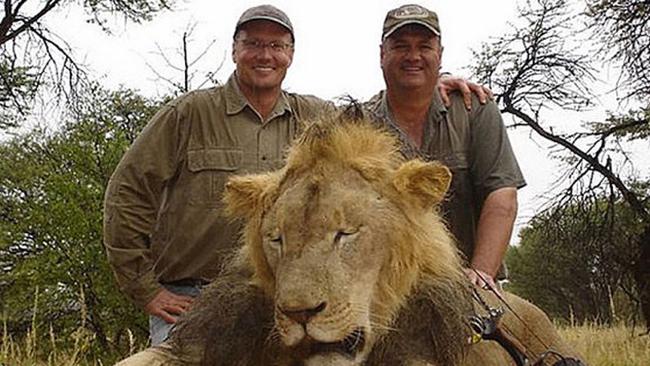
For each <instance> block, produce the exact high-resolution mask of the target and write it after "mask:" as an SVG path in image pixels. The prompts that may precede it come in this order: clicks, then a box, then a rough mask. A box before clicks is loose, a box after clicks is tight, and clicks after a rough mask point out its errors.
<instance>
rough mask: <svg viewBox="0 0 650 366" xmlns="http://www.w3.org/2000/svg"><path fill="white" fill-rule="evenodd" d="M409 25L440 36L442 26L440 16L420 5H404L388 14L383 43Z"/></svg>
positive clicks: (383, 32) (385, 21)
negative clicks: (419, 26)
mask: <svg viewBox="0 0 650 366" xmlns="http://www.w3.org/2000/svg"><path fill="white" fill-rule="evenodd" d="M408 24H419V25H421V26H423V27H426V28H427V29H429V30H430V31H432V32H433V33H434V34H435V35H436V36H440V24H439V23H438V15H437V14H436V13H435V12H433V11H431V10H429V9H427V8H425V7H423V6H420V5H415V4H409V5H402V6H400V7H399V8H397V9H393V10H391V11H389V12H388V13H387V14H386V19H385V20H384V29H383V31H382V33H381V39H382V41H383V40H385V39H386V38H388V37H389V36H390V35H391V34H393V32H395V31H396V30H398V29H399V28H401V27H403V26H405V25H408Z"/></svg>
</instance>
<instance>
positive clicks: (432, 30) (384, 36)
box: [381, 20, 440, 40]
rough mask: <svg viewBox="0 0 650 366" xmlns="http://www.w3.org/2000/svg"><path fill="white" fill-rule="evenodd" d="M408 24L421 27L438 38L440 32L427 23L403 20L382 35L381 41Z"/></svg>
mask: <svg viewBox="0 0 650 366" xmlns="http://www.w3.org/2000/svg"><path fill="white" fill-rule="evenodd" d="M409 24H417V25H421V26H423V27H425V28H426V29H428V30H430V31H431V32H432V33H433V34H435V35H436V36H438V37H440V32H439V31H438V30H437V29H435V28H433V27H432V26H431V25H429V24H427V23H425V22H423V21H420V20H405V21H403V22H401V23H398V24H396V25H395V26H394V27H393V28H391V29H389V30H388V32H386V33H384V35H383V36H382V38H381V39H382V40H386V38H388V37H390V35H391V34H393V33H395V31H396V30H398V29H400V28H402V27H403V26H405V25H409Z"/></svg>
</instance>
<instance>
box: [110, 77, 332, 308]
mask: <svg viewBox="0 0 650 366" xmlns="http://www.w3.org/2000/svg"><path fill="white" fill-rule="evenodd" d="M329 106H331V105H330V104H328V103H326V102H324V101H323V100H321V99H318V98H316V97H313V96H302V95H296V94H292V93H287V92H284V91H283V92H282V94H281V96H280V98H279V100H278V102H277V104H276V105H275V107H274V109H273V111H272V112H271V114H270V115H269V117H268V118H267V119H266V120H262V119H261V117H260V116H259V114H258V113H257V112H256V111H255V110H254V109H253V108H252V107H251V106H250V104H249V103H248V102H247V100H246V98H245V97H244V96H243V95H242V93H241V91H240V90H239V87H238V85H237V81H236V77H235V75H234V74H233V75H232V76H231V77H230V79H229V80H228V82H227V83H226V84H225V85H224V86H219V87H214V88H210V89H205V90H198V91H194V92H190V93H188V94H186V95H183V96H181V97H179V98H178V99H176V100H174V101H172V102H171V103H169V104H167V105H166V106H164V107H163V108H162V109H161V110H160V111H159V112H158V113H157V114H156V115H155V116H154V117H153V118H152V120H151V121H149V123H148V124H147V126H146V127H145V128H144V130H143V131H142V133H141V134H140V136H138V138H137V139H136V141H135V142H134V143H133V145H132V146H131V147H130V148H129V150H128V151H127V152H126V154H125V155H124V157H123V158H122V160H121V161H120V163H119V165H118V166H117V168H116V170H115V172H114V173H113V176H112V177H111V180H110V182H109V184H108V188H107V191H106V197H105V203H104V243H105V247H106V251H107V254H108V260H109V263H110V265H111V266H112V268H113V271H114V272H115V276H116V279H117V282H118V284H119V286H120V288H121V289H122V290H123V291H124V292H125V293H126V294H127V295H128V296H129V297H130V298H131V299H132V300H133V301H134V302H135V303H136V304H137V305H139V306H141V307H144V305H146V304H147V303H148V302H149V301H150V300H151V299H152V298H153V297H154V296H155V294H156V293H157V292H158V291H159V289H160V288H161V284H164V283H173V282H178V281H187V280H192V281H196V280H203V281H206V282H208V281H210V280H211V279H213V278H214V277H215V276H216V275H217V273H218V272H219V270H220V267H221V265H222V263H223V262H224V258H225V257H226V256H227V255H228V254H229V253H230V252H231V251H232V249H233V248H234V247H235V246H236V243H237V241H238V236H239V231H240V229H241V225H240V223H239V222H232V221H229V220H228V219H226V218H225V217H224V216H223V213H222V202H221V198H222V192H223V188H224V184H225V182H226V180H227V179H228V177H229V176H231V175H233V174H242V173H258V172H265V171H269V170H273V169H277V168H280V167H281V166H282V165H283V157H284V153H285V150H286V148H287V146H288V145H289V143H290V142H291V141H292V140H293V139H294V137H296V135H297V134H298V133H299V132H300V130H301V126H302V123H303V121H305V120H307V119H310V118H313V117H314V116H315V114H316V113H318V112H319V111H322V110H323V108H324V107H326V108H329Z"/></svg>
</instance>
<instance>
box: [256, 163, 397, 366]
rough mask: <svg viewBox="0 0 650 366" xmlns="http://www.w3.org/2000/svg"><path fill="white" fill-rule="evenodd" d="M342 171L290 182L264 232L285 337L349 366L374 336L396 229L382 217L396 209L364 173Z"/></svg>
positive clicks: (293, 344) (322, 357) (278, 317)
mask: <svg viewBox="0 0 650 366" xmlns="http://www.w3.org/2000/svg"><path fill="white" fill-rule="evenodd" d="M330 173H333V172H330ZM336 174H337V176H339V177H341V174H343V175H344V177H341V178H343V179H340V180H339V179H337V180H328V179H327V178H326V176H327V175H328V174H327V173H325V174H323V175H322V176H313V175H310V176H308V177H303V178H300V179H298V180H297V181H296V182H294V183H292V184H291V185H290V187H289V188H288V189H286V190H285V191H284V192H283V193H282V194H281V195H280V196H279V198H278V199H277V201H275V203H274V204H273V205H272V207H271V209H270V210H269V212H268V213H267V214H266V215H265V216H264V218H263V220H262V225H261V228H262V229H261V232H262V240H263V250H264V255H265V257H266V259H267V261H268V264H269V267H270V268H271V271H272V273H273V276H274V277H275V319H276V328H277V332H278V334H279V335H280V337H281V339H282V342H283V343H284V344H285V345H286V346H288V347H298V348H305V349H306V352H308V353H310V356H311V357H313V358H314V359H319V360H321V361H323V360H326V359H331V360H334V359H341V360H339V361H338V362H336V364H341V365H343V364H356V361H358V360H361V359H363V355H364V353H365V352H364V351H365V350H367V349H369V347H367V346H368V345H369V344H370V343H371V342H372V338H373V337H372V335H373V321H372V317H371V314H372V313H373V311H372V306H373V301H372V300H373V299H374V298H375V283H376V282H377V280H378V278H379V274H380V270H381V268H382V264H383V263H385V262H386V258H387V256H388V254H389V251H388V248H387V246H386V243H388V242H389V240H387V238H388V237H390V235H391V233H390V230H389V227H390V225H385V222H384V221H385V220H383V219H381V218H384V217H385V218H387V217H390V216H391V212H394V210H395V207H394V206H393V205H392V204H391V202H390V201H388V200H386V199H385V198H383V197H382V196H381V194H379V193H378V192H377V191H376V190H375V189H373V187H372V186H371V185H370V184H369V183H368V182H367V181H366V180H364V179H363V178H362V176H361V175H360V174H359V173H357V172H355V171H353V170H347V171H344V172H340V171H339V172H337V173H336ZM343 183H344V184H343ZM368 212H373V215H367V214H365V213H368ZM307 364H310V363H309V362H307ZM313 364H328V363H323V362H316V361H314V363H313Z"/></svg>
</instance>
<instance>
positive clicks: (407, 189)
mask: <svg viewBox="0 0 650 366" xmlns="http://www.w3.org/2000/svg"><path fill="white" fill-rule="evenodd" d="M351 174H353V175H351ZM354 175H360V176H361V177H363V180H365V182H367V184H369V185H370V186H371V187H372V189H373V190H374V191H376V192H377V194H378V195H380V196H381V197H382V199H385V200H388V201H389V202H390V205H391V206H390V207H393V208H394V209H392V210H391V212H390V213H389V214H387V215H382V216H379V217H374V216H377V215H376V213H375V212H363V213H362V214H363V215H366V216H367V217H369V218H371V219H373V220H380V222H381V223H382V224H383V225H385V226H386V227H387V228H389V229H390V233H391V235H390V237H389V238H387V239H386V240H387V242H386V243H385V245H388V246H389V249H388V255H387V256H386V258H385V259H384V262H383V264H382V266H381V270H380V272H379V275H378V278H377V279H376V283H375V284H374V285H372V286H374V288H373V291H372V294H373V295H372V296H373V298H372V299H371V304H372V307H371V310H372V312H371V318H372V322H373V324H375V325H376V326H375V327H374V330H373V331H374V332H375V334H374V336H376V340H375V342H374V343H373V345H372V349H371V350H370V352H369V353H368V354H367V357H366V361H365V362H364V363H363V364H364V365H415V364H430V365H458V364H467V365H472V364H482V365H495V366H496V365H503V364H508V363H509V362H510V360H509V359H508V357H507V355H505V352H504V351H503V349H502V348H501V347H500V346H499V345H496V344H494V343H493V342H482V343H481V344H480V345H479V346H468V345H467V338H468V336H469V335H470V332H469V327H468V325H467V318H468V317H469V316H470V315H472V314H474V313H475V312H476V311H479V312H480V310H481V309H480V308H479V307H477V306H476V304H473V303H472V300H471V295H470V287H469V284H468V282H467V280H466V279H465V276H464V274H463V272H462V268H461V259H460V257H459V254H458V251H457V250H456V247H455V245H454V242H453V239H452V238H451V235H450V234H449V232H448V231H447V229H446V227H445V225H444V223H443V222H442V219H441V217H440V214H439V212H438V211H437V210H438V204H439V203H440V201H441V200H443V198H444V195H445V193H446V190H447V189H448V187H449V181H450V174H449V171H448V170H447V168H445V167H444V166H442V165H440V164H438V163H425V162H422V161H410V162H406V161H404V159H403V158H402V156H401V155H400V153H399V151H398V148H397V141H396V139H395V138H393V136H391V135H390V134H389V133H387V132H384V131H381V130H378V129H377V128H376V127H374V126H373V125H372V124H371V123H369V122H363V121H356V122H351V121H340V120H337V119H329V120H323V121H320V122H318V123H315V124H314V125H312V126H311V127H310V128H308V129H307V131H306V132H305V134H304V135H303V136H302V137H301V138H300V139H299V140H298V141H297V142H296V144H295V145H294V146H293V147H292V149H291V150H290V153H289V156H288V159H287V165H286V166H285V167H284V168H283V169H282V170H280V171H277V172H272V173H268V174H262V175H251V176H242V177H235V178H233V179H231V181H230V182H229V183H228V185H227V187H226V196H225V201H226V204H227V210H228V212H229V213H230V215H232V216H233V217H239V218H244V219H245V220H246V221H247V222H246V226H245V229H244V233H243V247H242V249H241V251H240V252H239V253H238V255H237V256H236V257H235V258H234V259H233V260H232V261H231V262H230V264H229V266H228V267H226V268H225V269H224V273H223V275H222V276H220V277H219V279H218V280H217V281H215V282H214V283H212V284H211V285H210V286H209V287H208V288H207V289H205V290H204V292H203V293H202V295H201V296H200V298H199V299H198V300H197V301H196V303H195V305H194V306H193V308H192V310H191V311H190V312H189V313H187V314H186V315H185V316H184V317H183V318H182V319H181V321H180V322H179V323H177V327H176V328H175V330H174V331H173V333H172V338H171V344H172V350H171V353H173V354H174V355H175V357H178V356H179V355H183V356H184V357H185V358H184V359H186V360H192V362H186V363H193V361H197V360H201V361H200V362H198V363H200V364H204V365H229V366H231V365H241V366H244V365H251V366H252V365H283V366H300V365H302V364H303V363H302V357H303V356H304V350H302V349H300V348H299V347H298V348H295V349H292V348H287V347H285V346H284V345H283V344H282V342H281V341H280V339H279V337H278V335H277V333H276V330H275V327H276V324H274V307H275V304H274V301H275V292H276V289H277V286H278V284H277V283H276V282H275V277H274V273H276V272H275V271H277V270H278V269H277V268H273V267H272V266H271V265H270V264H269V260H268V258H267V257H266V255H265V252H264V249H263V245H262V243H263V238H262V236H263V234H262V230H261V225H262V222H263V220H264V219H265V215H267V214H268V212H269V210H270V209H271V207H272V206H273V205H274V204H275V203H276V201H277V200H278V199H279V198H280V197H283V194H286V193H287V192H289V191H290V190H291V189H294V188H295V187H296V186H298V185H299V184H303V183H304V182H305V181H307V182H311V183H309V185H307V186H309V187H314V188H313V189H316V190H317V191H318V189H320V188H319V187H325V188H327V187H331V186H332V185H333V186H335V187H337V188H338V189H341V187H343V189H345V187H346V185H347V184H349V182H347V181H344V180H343V179H342V177H344V176H348V177H349V176H354ZM350 189H352V188H350ZM291 192H292V191H291ZM323 192H327V190H326V189H325V190H324V191H323ZM320 193H321V194H324V193H322V192H320ZM326 198H329V199H332V200H335V199H337V197H326ZM306 205H307V204H306ZM314 207H315V209H318V207H320V206H318V205H317V204H314ZM308 210H309V208H305V212H307V211H308ZM282 214H287V213H283V212H282V210H278V212H277V215H280V216H281V215H282ZM311 214H313V213H311ZM307 215H308V214H307V213H305V216H307ZM292 219H297V218H292ZM278 220H280V218H278ZM310 230H315V229H313V228H310ZM377 240H378V242H379V238H378V239H377ZM368 255H372V254H371V253H368ZM338 291H343V289H339V290H338ZM483 296H485V298H486V299H487V301H488V302H490V303H491V304H493V305H500V303H499V302H498V301H497V300H496V299H495V298H494V297H493V296H492V295H490V294H487V293H484V295H483ZM507 299H508V301H510V302H511V303H512V305H513V307H514V309H515V311H516V312H517V313H518V315H519V316H521V317H523V318H524V320H525V321H527V322H529V323H528V324H522V323H521V322H520V321H519V319H516V318H515V317H514V315H513V314H508V315H506V317H505V318H504V324H505V325H506V326H507V327H508V328H509V330H510V331H511V332H512V333H514V334H515V335H516V336H518V337H519V338H520V340H521V342H522V343H524V344H526V345H527V346H528V347H529V351H530V354H531V355H534V354H539V353H541V352H543V351H545V350H546V348H547V347H549V346H550V347H553V349H554V350H556V351H560V352H565V353H566V352H568V351H569V350H568V348H567V347H566V346H565V345H564V343H562V342H561V340H560V339H559V338H558V337H557V334H556V332H555V330H554V329H553V327H552V325H551V324H550V322H549V321H548V319H547V318H546V317H545V315H544V314H543V313H542V312H541V311H539V310H538V309H537V308H535V307H533V306H532V305H530V304H528V303H526V302H524V301H523V300H521V299H519V298H516V297H514V296H512V295H507ZM533 328H534V331H533V332H531V329H533ZM533 333H534V334H533ZM188 355H189V356H188ZM504 355H505V356H504Z"/></svg>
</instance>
